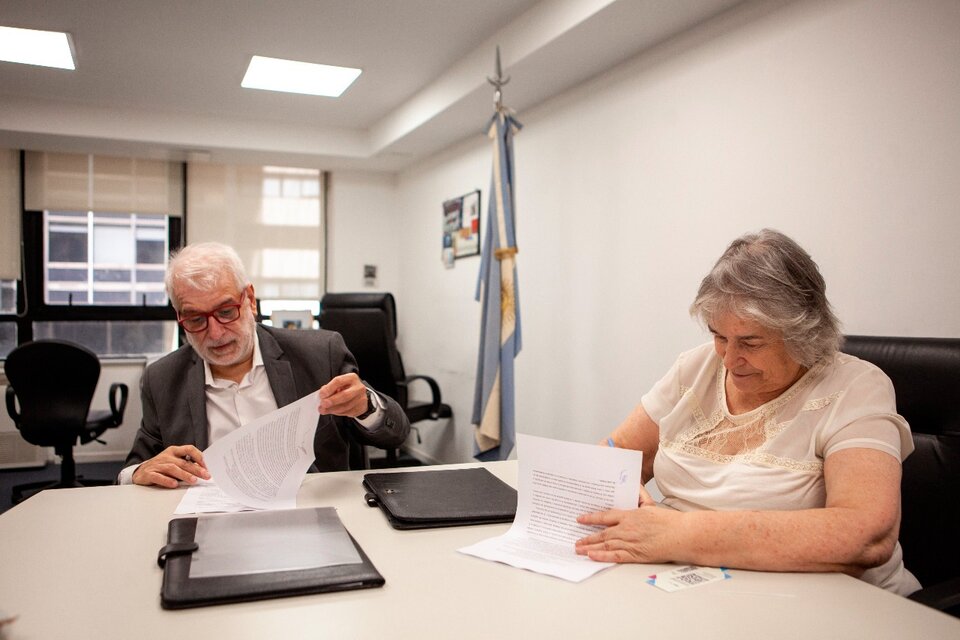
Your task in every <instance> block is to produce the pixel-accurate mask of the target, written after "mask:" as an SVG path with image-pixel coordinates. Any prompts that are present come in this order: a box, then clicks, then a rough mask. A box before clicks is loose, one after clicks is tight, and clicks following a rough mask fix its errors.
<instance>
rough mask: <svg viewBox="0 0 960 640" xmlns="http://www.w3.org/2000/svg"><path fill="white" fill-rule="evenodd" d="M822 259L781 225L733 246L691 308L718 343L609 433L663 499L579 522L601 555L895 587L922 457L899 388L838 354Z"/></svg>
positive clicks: (909, 585) (694, 355)
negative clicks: (638, 456) (908, 484)
mask: <svg viewBox="0 0 960 640" xmlns="http://www.w3.org/2000/svg"><path fill="white" fill-rule="evenodd" d="M825 292H826V286H825V284H824V281H823V277H822V276H821V275H820V272H819V270H818V268H817V265H816V263H814V262H813V260H812V259H811V258H810V256H809V255H808V254H807V253H806V252H805V251H804V250H803V249H802V248H801V247H800V246H799V245H797V244H796V243H795V242H794V241H793V240H791V239H790V238H788V237H787V236H785V235H783V234H781V233H779V232H776V231H771V230H766V229H765V230H763V231H761V232H760V233H758V234H753V235H745V236H743V237H741V238H739V239H737V240H735V241H734V242H733V243H732V244H731V245H730V246H729V247H728V248H727V250H726V251H725V252H724V254H723V255H722V256H721V257H720V259H719V260H718V261H717V263H716V265H714V267H713V269H712V271H711V272H710V273H709V274H708V275H707V277H706V278H704V279H703V282H702V283H701V285H700V290H699V292H698V293H697V297H696V300H694V302H693V305H692V306H691V314H692V315H694V316H697V317H698V318H699V319H700V320H701V321H702V322H703V323H704V324H705V325H706V326H707V328H708V329H709V330H710V333H711V334H713V342H712V344H710V343H708V344H704V345H702V346H700V347H698V348H696V349H693V350H691V351H688V352H686V353H683V354H681V355H680V357H679V358H678V359H677V361H676V363H674V365H673V367H672V368H671V369H670V370H669V372H668V373H667V375H666V376H664V377H663V379H662V380H660V381H659V382H658V383H657V384H656V385H655V386H654V387H653V389H652V390H651V391H650V392H649V393H647V394H646V395H644V396H643V397H642V398H641V401H640V404H639V405H638V406H637V407H636V408H635V409H634V411H633V412H632V413H631V414H630V415H629V416H628V417H627V419H626V420H624V421H623V423H622V424H621V425H620V426H619V427H617V429H616V430H614V432H613V433H612V434H611V435H610V438H611V439H612V441H613V443H614V444H615V445H616V446H618V447H627V448H631V449H639V450H641V451H643V453H644V457H643V481H644V482H647V481H648V480H649V479H650V478H653V477H656V479H657V486H658V487H659V489H660V491H661V492H662V493H663V496H664V500H663V502H662V505H665V506H667V507H672V508H656V507H655V504H654V501H653V500H652V499H651V498H650V496H649V495H648V494H647V493H646V492H645V491H642V492H641V494H642V495H641V504H640V508H638V509H635V510H632V511H620V510H612V511H606V512H602V513H593V514H588V515H585V516H583V517H581V518H580V519H579V520H580V522H581V523H583V524H590V525H602V526H604V527H606V528H604V529H602V530H600V531H598V532H597V533H594V534H592V535H590V536H587V537H585V538H583V539H582V540H580V541H578V542H577V552H578V553H580V554H586V555H589V556H590V557H591V558H592V559H594V560H600V561H605V562H642V563H661V562H679V563H689V564H697V565H707V566H723V567H736V568H741V569H756V570H763V571H842V572H844V573H848V574H850V575H854V576H858V577H860V578H861V579H863V580H865V581H867V582H870V583H872V584H875V585H878V586H881V587H883V588H885V589H889V590H891V591H894V592H896V593H901V594H909V593H911V592H913V591H915V590H916V589H918V588H919V587H920V585H919V583H918V582H917V580H916V579H915V578H914V577H913V576H912V575H911V574H910V573H909V572H908V571H907V570H906V569H904V566H903V559H902V554H901V551H900V546H899V543H898V542H897V533H898V530H899V526H900V471H901V469H900V463H901V461H902V460H903V459H904V458H905V457H906V456H907V455H908V454H909V453H910V452H911V451H912V450H913V441H912V439H911V437H910V429H909V427H908V426H907V423H906V421H905V420H904V419H903V418H902V417H900V416H899V415H897V412H896V404H895V402H894V394H893V386H892V385H891V383H890V380H889V379H888V378H887V377H886V376H885V375H884V374H883V373H882V372H881V371H880V370H879V369H878V368H877V367H875V366H873V365H872V364H869V363H867V362H864V361H862V360H859V359H857V358H854V357H853V356H849V355H846V354H843V353H840V352H839V351H838V348H839V345H840V341H841V335H840V330H839V326H838V322H837V319H836V317H835V316H834V315H833V312H832V311H831V310H830V304H829V302H828V301H827V297H826V293H825Z"/></svg>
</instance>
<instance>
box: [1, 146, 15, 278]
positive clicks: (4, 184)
mask: <svg viewBox="0 0 960 640" xmlns="http://www.w3.org/2000/svg"><path fill="white" fill-rule="evenodd" d="M0 228H2V229H3V232H2V233H0V280H18V279H19V278H20V152H19V151H17V150H16V149H0Z"/></svg>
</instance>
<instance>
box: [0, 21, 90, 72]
mask: <svg viewBox="0 0 960 640" xmlns="http://www.w3.org/2000/svg"><path fill="white" fill-rule="evenodd" d="M0 60H4V61H6V62H18V63H20V64H35V65H39V66H41V67H56V68H57V69H71V70H72V69H76V68H77V66H76V64H75V63H74V60H73V42H72V41H71V39H70V34H69V33H63V32H60V31H38V30H36V29H17V28H15V27H0Z"/></svg>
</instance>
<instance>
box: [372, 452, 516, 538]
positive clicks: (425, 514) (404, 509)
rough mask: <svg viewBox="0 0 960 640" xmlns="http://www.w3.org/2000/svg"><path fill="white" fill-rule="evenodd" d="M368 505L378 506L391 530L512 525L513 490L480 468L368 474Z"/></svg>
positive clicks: (514, 495)
mask: <svg viewBox="0 0 960 640" xmlns="http://www.w3.org/2000/svg"><path fill="white" fill-rule="evenodd" d="M363 484H364V487H366V489H367V491H368V493H367V495H366V500H367V504H368V505H370V506H379V507H380V508H381V509H382V510H383V513H384V514H385V515H386V516H387V519H388V520H389V521H390V525H391V526H393V528H394V529H429V528H433V527H456V526H463V525H472V524H489V523H491V522H512V521H513V518H514V516H516V514H517V491H516V489H514V488H512V487H511V486H509V485H508V484H506V483H505V482H503V481H502V480H500V479H499V478H497V477H496V476H495V475H493V474H492V473H490V472H489V471H487V470H486V469H484V468H483V467H476V468H469V469H445V470H440V471H399V472H394V473H368V474H366V475H364V476H363Z"/></svg>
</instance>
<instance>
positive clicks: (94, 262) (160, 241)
mask: <svg viewBox="0 0 960 640" xmlns="http://www.w3.org/2000/svg"><path fill="white" fill-rule="evenodd" d="M43 215H44V221H43V228H44V239H45V242H44V250H45V254H44V264H43V269H44V292H45V302H46V303H47V304H51V305H134V306H163V305H165V304H167V295H166V292H165V291H164V288H163V274H164V269H165V268H166V262H167V255H168V253H169V247H168V219H167V216H165V215H158V214H137V213H129V214H125V213H96V212H93V211H86V212H74V211H45V212H44V214H43Z"/></svg>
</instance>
